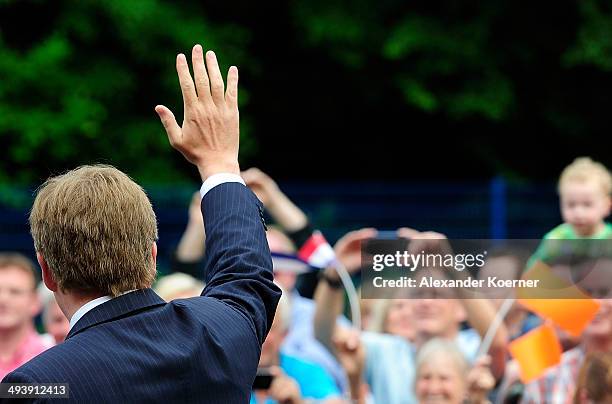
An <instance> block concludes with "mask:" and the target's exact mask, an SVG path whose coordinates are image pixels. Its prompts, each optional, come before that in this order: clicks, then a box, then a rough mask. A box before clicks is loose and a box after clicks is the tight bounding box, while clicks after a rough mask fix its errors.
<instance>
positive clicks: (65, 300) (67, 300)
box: [56, 292, 104, 321]
mask: <svg viewBox="0 0 612 404" xmlns="http://www.w3.org/2000/svg"><path fill="white" fill-rule="evenodd" d="M102 296H104V295H103V294H100V293H88V294H83V293H75V292H69V293H56V298H57V303H58V304H59V306H60V308H61V309H62V312H63V313H64V315H65V316H66V318H67V319H68V321H70V320H71V319H72V316H74V313H76V312H77V310H79V309H80V308H81V307H83V306H84V305H85V304H86V303H88V302H90V301H92V300H94V299H97V298H99V297H102Z"/></svg>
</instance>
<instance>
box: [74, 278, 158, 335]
mask: <svg viewBox="0 0 612 404" xmlns="http://www.w3.org/2000/svg"><path fill="white" fill-rule="evenodd" d="M164 304H166V302H165V301H164V300H163V299H162V298H161V297H159V296H158V295H157V294H156V293H155V292H154V291H153V289H150V288H147V289H138V290H135V291H133V292H130V293H126V294H125V295H121V296H117V297H115V298H114V299H111V300H109V301H108V302H106V303H103V304H101V305H99V306H96V307H94V308H93V309H91V310H90V311H88V312H87V313H85V315H84V316H83V317H81V319H80V320H79V321H77V323H76V324H75V325H74V327H72V329H71V330H70V332H69V333H68V335H67V336H66V339H69V338H71V337H73V336H74V335H76V334H78V333H79V332H81V331H83V330H86V329H87V328H90V327H93V326H96V325H98V324H101V323H106V322H109V321H112V320H115V319H117V318H120V317H127V316H128V315H131V314H134V313H135V312H140V311H143V310H146V309H149V308H153V307H156V306H162V305H164Z"/></svg>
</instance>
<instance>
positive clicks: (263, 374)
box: [253, 368, 274, 390]
mask: <svg viewBox="0 0 612 404" xmlns="http://www.w3.org/2000/svg"><path fill="white" fill-rule="evenodd" d="M272 380H274V376H273V375H272V373H271V372H270V368H258V369H257V374H256V375H255V381H253V390H268V389H269V388H270V386H271V385H272Z"/></svg>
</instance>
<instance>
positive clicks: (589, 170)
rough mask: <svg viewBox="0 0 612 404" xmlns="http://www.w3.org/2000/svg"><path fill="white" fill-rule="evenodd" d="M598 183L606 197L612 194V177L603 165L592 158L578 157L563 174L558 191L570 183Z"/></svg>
mask: <svg viewBox="0 0 612 404" xmlns="http://www.w3.org/2000/svg"><path fill="white" fill-rule="evenodd" d="M588 181H596V182H597V183H598V185H599V186H600V187H601V190H602V191H603V193H604V194H605V195H606V196H609V195H610V193H612V176H611V175H610V172H609V171H608V169H607V168H606V167H605V166H604V165H603V164H601V163H599V162H596V161H593V160H592V159H591V158H590V157H578V158H577V159H575V160H574V161H573V162H572V164H570V165H568V166H567V167H565V168H564V169H563V171H562V172H561V176H560V177H559V185H558V191H559V193H560V192H561V188H562V187H563V185H565V184H567V183H568V182H588Z"/></svg>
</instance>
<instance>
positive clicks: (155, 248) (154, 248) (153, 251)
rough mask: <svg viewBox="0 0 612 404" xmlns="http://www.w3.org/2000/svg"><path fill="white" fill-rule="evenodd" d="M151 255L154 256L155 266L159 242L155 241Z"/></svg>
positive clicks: (154, 264) (154, 265) (155, 264)
mask: <svg viewBox="0 0 612 404" xmlns="http://www.w3.org/2000/svg"><path fill="white" fill-rule="evenodd" d="M151 255H152V257H153V267H157V243H156V242H155V241H154V242H153V248H152V249H151Z"/></svg>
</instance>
